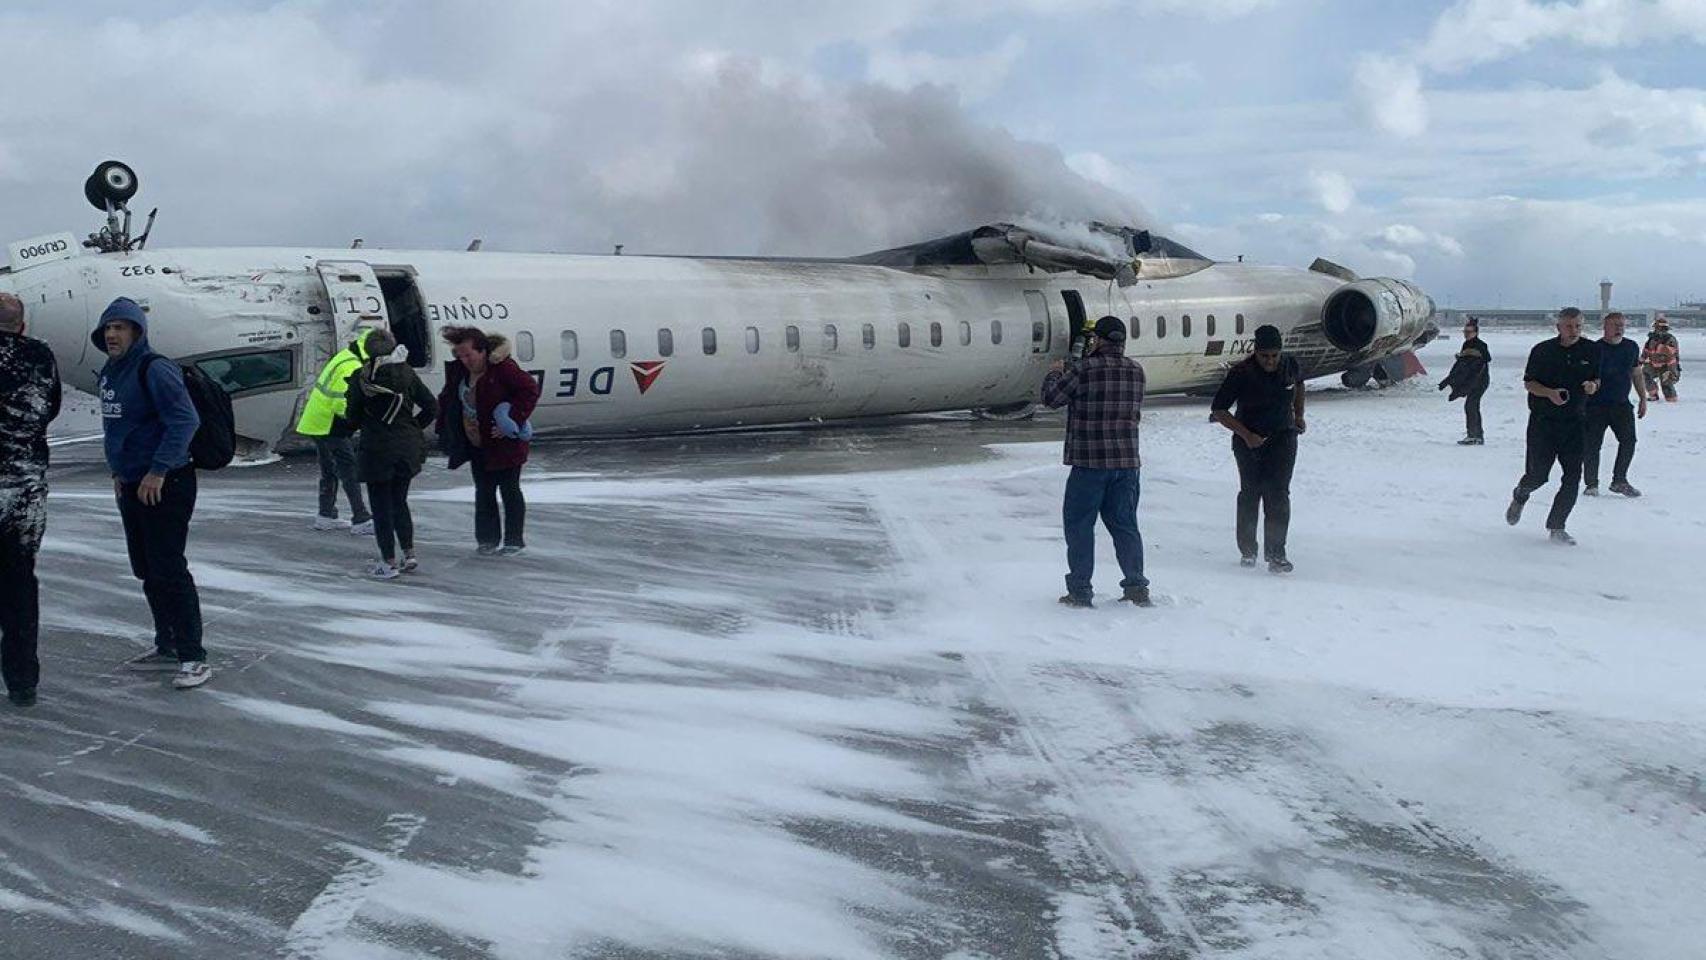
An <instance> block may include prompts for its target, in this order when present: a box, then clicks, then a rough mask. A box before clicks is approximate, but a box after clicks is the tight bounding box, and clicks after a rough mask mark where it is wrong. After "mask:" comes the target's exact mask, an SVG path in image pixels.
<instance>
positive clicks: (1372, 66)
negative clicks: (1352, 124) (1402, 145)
mask: <svg viewBox="0 0 1706 960" xmlns="http://www.w3.org/2000/svg"><path fill="white" fill-rule="evenodd" d="M1351 82H1352V89H1353V91H1354V98H1355V104H1356V106H1357V108H1358V110H1359V111H1360V112H1361V114H1362V117H1363V119H1364V120H1365V121H1366V122H1368V123H1369V124H1371V125H1372V126H1374V127H1375V128H1376V129H1379V130H1383V131H1385V132H1387V133H1390V134H1393V135H1394V136H1398V137H1418V136H1421V135H1422V134H1423V133H1425V132H1426V131H1427V129H1428V101H1427V97H1426V96H1424V95H1423V93H1422V75H1421V71H1419V70H1418V69H1416V66H1415V64H1413V63H1408V62H1406V61H1403V60H1400V59H1396V58H1393V57H1382V56H1377V55H1373V54H1365V55H1363V56H1362V57H1360V58H1358V60H1357V65H1356V70H1355V73H1354V74H1353V76H1352V81H1351Z"/></svg>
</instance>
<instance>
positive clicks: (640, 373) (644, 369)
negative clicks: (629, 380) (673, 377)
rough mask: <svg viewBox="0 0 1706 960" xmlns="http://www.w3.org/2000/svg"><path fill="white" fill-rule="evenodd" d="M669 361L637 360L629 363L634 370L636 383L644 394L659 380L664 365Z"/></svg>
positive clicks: (629, 367)
mask: <svg viewBox="0 0 1706 960" xmlns="http://www.w3.org/2000/svg"><path fill="white" fill-rule="evenodd" d="M668 362H669V361H668V360H635V361H632V362H631V363H629V364H628V369H630V370H632V371H634V383H635V384H637V385H638V386H639V388H640V392H641V393H642V394H643V393H645V392H646V391H647V390H650V389H651V388H652V384H654V383H656V382H657V379H658V376H659V375H660V374H662V373H663V365H664V364H666V363H668Z"/></svg>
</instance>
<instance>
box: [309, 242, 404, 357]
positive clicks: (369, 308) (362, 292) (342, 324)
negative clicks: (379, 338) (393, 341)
mask: <svg viewBox="0 0 1706 960" xmlns="http://www.w3.org/2000/svg"><path fill="white" fill-rule="evenodd" d="M315 268H316V269H318V270H319V271H320V280H321V281H322V282H323V283H325V285H326V297H327V298H328V299H330V300H331V302H332V342H333V343H335V344H337V346H336V347H334V348H333V350H334V351H336V350H340V349H342V348H343V345H344V344H347V343H349V342H350V341H351V340H354V339H355V333H356V331H357V330H367V329H371V328H373V327H379V328H382V329H390V326H391V318H390V315H389V314H388V313H387V312H386V310H385V291H384V290H383V289H381V288H380V286H379V278H378V277H376V276H374V275H373V267H371V266H370V265H368V264H366V263H363V262H362V261H360V260H321V261H320V262H319V263H317V264H315Z"/></svg>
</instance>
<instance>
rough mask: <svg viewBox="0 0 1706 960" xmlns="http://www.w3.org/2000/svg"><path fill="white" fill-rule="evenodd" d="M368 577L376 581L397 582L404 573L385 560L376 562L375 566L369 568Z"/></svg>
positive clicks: (374, 562)
mask: <svg viewBox="0 0 1706 960" xmlns="http://www.w3.org/2000/svg"><path fill="white" fill-rule="evenodd" d="M367 575H368V576H370V577H372V578H373V579H375V580H395V579H397V578H398V577H400V576H402V575H403V571H401V570H398V569H397V568H396V567H395V566H392V565H391V564H389V563H386V562H385V561H383V560H375V561H373V566H371V567H369V568H367Z"/></svg>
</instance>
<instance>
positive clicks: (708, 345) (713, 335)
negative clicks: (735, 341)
mask: <svg viewBox="0 0 1706 960" xmlns="http://www.w3.org/2000/svg"><path fill="white" fill-rule="evenodd" d="M700 335H701V337H703V339H704V341H705V356H707V357H708V356H710V355H711V354H713V353H716V352H717V331H716V330H715V329H713V328H711V327H706V328H705V329H704V330H703V331H702V332H701V334H700Z"/></svg>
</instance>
